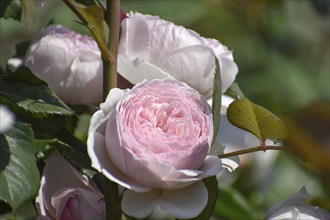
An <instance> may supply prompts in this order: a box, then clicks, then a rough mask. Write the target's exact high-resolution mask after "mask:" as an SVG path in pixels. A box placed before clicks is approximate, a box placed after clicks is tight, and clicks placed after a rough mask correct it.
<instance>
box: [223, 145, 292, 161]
mask: <svg viewBox="0 0 330 220" xmlns="http://www.w3.org/2000/svg"><path fill="white" fill-rule="evenodd" d="M267 150H284V151H292V152H293V151H294V150H293V149H292V148H290V147H283V146H258V147H252V148H248V149H244V150H238V151H234V152H230V153H226V154H220V155H218V157H219V158H227V157H232V156H237V155H242V154H247V153H252V152H256V151H263V152H266V151H267Z"/></svg>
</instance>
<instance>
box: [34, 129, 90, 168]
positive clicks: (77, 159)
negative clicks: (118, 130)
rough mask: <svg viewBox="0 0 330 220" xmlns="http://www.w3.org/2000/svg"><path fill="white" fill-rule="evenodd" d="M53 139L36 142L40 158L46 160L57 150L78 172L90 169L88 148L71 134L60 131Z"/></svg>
mask: <svg viewBox="0 0 330 220" xmlns="http://www.w3.org/2000/svg"><path fill="white" fill-rule="evenodd" d="M55 136H56V137H55V138H53V139H44V140H37V141H36V142H35V147H36V151H39V152H38V157H40V158H45V157H47V156H49V155H50V154H51V153H53V152H54V151H53V150H54V149H55V148H56V149H57V150H58V151H59V152H60V153H61V154H62V156H64V157H65V158H66V159H67V160H68V161H69V162H70V163H71V165H73V166H74V167H76V168H77V169H78V170H81V169H90V168H91V167H90V165H91V160H90V158H89V156H88V154H87V146H86V145H85V144H84V143H82V142H81V141H79V140H78V139H77V138H76V137H75V136H73V135H72V134H71V133H70V132H67V131H65V130H62V131H60V132H59V133H57V134H56V135H55Z"/></svg>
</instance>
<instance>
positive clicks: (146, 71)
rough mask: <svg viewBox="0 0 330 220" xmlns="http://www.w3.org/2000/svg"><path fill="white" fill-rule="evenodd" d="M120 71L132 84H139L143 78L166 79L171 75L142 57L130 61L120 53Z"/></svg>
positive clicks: (118, 68)
mask: <svg viewBox="0 0 330 220" xmlns="http://www.w3.org/2000/svg"><path fill="white" fill-rule="evenodd" d="M117 70H118V73H119V74H120V75H121V76H122V77H124V78H125V79H126V80H128V81H129V82H130V83H132V84H137V83H140V82H142V81H143V80H145V79H146V80H148V81H149V80H153V79H164V78H167V77H171V76H170V75H169V74H168V73H166V72H164V71H163V70H161V69H160V68H158V67H157V66H155V65H153V64H151V63H147V62H145V61H143V60H142V59H140V60H139V59H136V60H133V61H130V60H129V59H127V58H125V57H123V56H122V55H118V67H117Z"/></svg>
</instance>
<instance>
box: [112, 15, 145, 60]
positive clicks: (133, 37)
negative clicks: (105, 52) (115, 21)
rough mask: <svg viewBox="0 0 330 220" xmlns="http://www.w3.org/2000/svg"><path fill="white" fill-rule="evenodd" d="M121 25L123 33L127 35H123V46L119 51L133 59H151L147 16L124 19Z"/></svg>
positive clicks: (121, 42)
mask: <svg viewBox="0 0 330 220" xmlns="http://www.w3.org/2000/svg"><path fill="white" fill-rule="evenodd" d="M121 25H122V28H121V30H122V33H121V35H122V36H125V37H121V40H120V44H122V45H123V47H119V48H118V50H119V51H118V53H119V54H123V55H125V56H126V57H128V58H129V59H131V60H134V59H136V58H141V59H143V60H149V54H150V51H149V50H150V32H149V28H148V24H147V22H146V19H145V17H144V16H142V15H137V16H135V19H124V20H123V21H122V23H121ZM136 42H139V43H136ZM123 48H125V50H124V49H123Z"/></svg>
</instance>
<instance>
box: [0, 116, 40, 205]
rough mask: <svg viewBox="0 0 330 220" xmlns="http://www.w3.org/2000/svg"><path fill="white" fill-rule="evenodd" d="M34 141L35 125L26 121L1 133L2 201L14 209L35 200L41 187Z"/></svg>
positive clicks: (0, 176) (0, 195)
mask: <svg viewBox="0 0 330 220" xmlns="http://www.w3.org/2000/svg"><path fill="white" fill-rule="evenodd" d="M33 142H34V136H33V132H32V129H31V127H30V126H29V125H28V124H25V123H22V122H16V123H15V124H14V125H13V127H11V128H10V129H9V130H7V131H6V132H5V133H3V134H0V158H1V160H0V161H1V162H0V200H3V201H5V202H6V203H8V204H9V205H10V206H11V207H12V208H13V210H14V211H15V210H17V209H18V208H19V207H20V206H21V205H23V204H24V203H25V202H26V201H28V200H30V199H33V198H34V197H35V196H36V194H37V192H38V189H39V184H40V175H39V171H38V168H37V165H36V159H35V154H34V145H33Z"/></svg>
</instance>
